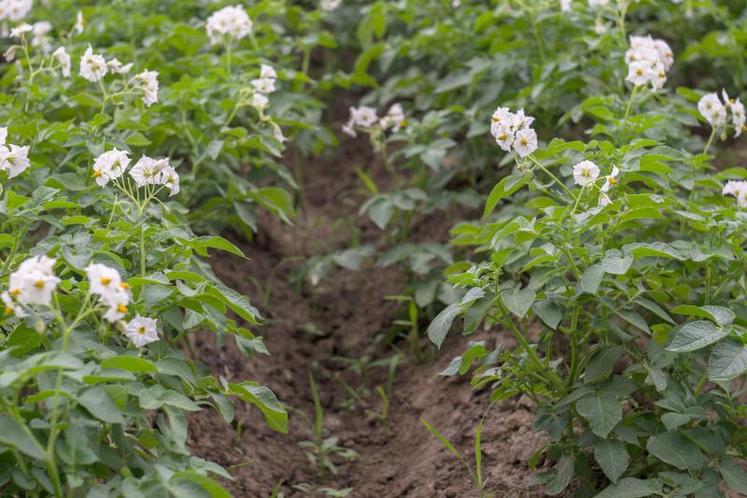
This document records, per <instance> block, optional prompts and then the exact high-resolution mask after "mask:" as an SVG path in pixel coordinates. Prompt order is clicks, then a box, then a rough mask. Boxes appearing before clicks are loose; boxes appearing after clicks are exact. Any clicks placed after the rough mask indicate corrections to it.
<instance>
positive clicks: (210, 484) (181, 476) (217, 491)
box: [171, 470, 231, 498]
mask: <svg viewBox="0 0 747 498" xmlns="http://www.w3.org/2000/svg"><path fill="white" fill-rule="evenodd" d="M171 481H172V482H178V481H189V482H191V483H194V484H197V485H198V486H199V487H201V488H202V489H203V490H204V491H206V492H207V493H208V495H210V497H211V498H231V493H229V492H228V490H226V488H224V487H223V486H221V485H220V484H219V483H218V482H217V481H215V480H214V479H211V478H209V477H207V476H204V475H202V474H198V473H197V472H195V471H194V470H183V471H181V472H177V473H176V474H174V475H173V476H172V477H171ZM175 496H180V493H178V492H177V493H175Z"/></svg>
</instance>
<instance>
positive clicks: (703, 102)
mask: <svg viewBox="0 0 747 498" xmlns="http://www.w3.org/2000/svg"><path fill="white" fill-rule="evenodd" d="M698 112H700V114H701V115H702V116H703V117H704V118H705V119H706V121H708V123H709V124H710V125H711V126H712V127H714V128H716V127H719V126H724V125H726V107H725V106H724V105H723V104H722V103H721V100H719V98H718V95H717V94H715V93H709V94H706V95H703V96H702V97H701V98H700V100H699V101H698Z"/></svg>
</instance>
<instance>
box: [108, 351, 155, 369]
mask: <svg viewBox="0 0 747 498" xmlns="http://www.w3.org/2000/svg"><path fill="white" fill-rule="evenodd" d="M101 368H119V369H121V370H127V371H129V372H134V373H145V372H147V373H152V372H156V371H158V369H157V368H156V364H155V363H153V362H152V361H150V360H147V359H145V358H141V357H139V356H131V355H120V356H114V357H112V358H107V359H106V360H104V361H102V362H101Z"/></svg>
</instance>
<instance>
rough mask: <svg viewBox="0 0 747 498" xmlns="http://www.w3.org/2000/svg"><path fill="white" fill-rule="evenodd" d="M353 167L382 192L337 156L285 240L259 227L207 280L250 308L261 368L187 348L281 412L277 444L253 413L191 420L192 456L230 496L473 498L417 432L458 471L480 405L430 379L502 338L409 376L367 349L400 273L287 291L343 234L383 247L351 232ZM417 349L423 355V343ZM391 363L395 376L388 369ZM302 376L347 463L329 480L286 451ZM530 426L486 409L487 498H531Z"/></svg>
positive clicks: (518, 409) (204, 339) (373, 272)
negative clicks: (258, 323) (346, 452)
mask: <svg viewBox="0 0 747 498" xmlns="http://www.w3.org/2000/svg"><path fill="white" fill-rule="evenodd" d="M355 166H360V167H363V168H364V169H366V170H367V171H368V173H369V174H371V175H373V176H374V178H375V179H376V181H377V182H378V183H379V185H382V184H383V185H386V183H387V181H388V180H387V173H386V172H385V171H384V170H383V168H382V167H381V165H380V164H378V163H376V161H375V160H374V159H373V158H372V156H371V155H370V153H369V152H368V146H367V144H366V143H365V141H364V140H357V141H351V142H348V143H346V144H343V146H342V148H341V150H340V151H339V152H338V154H336V156H335V157H334V158H331V159H329V160H325V161H320V162H319V163H318V164H314V165H309V166H308V167H309V168H310V171H307V172H306V173H305V174H304V175H303V176H305V177H306V178H313V183H309V182H304V183H305V185H303V186H302V189H303V191H304V192H305V199H304V201H305V209H304V210H303V212H302V213H301V214H300V215H299V217H298V219H297V220H295V224H294V226H287V225H282V224H280V222H278V221H277V220H276V219H274V218H271V217H266V218H262V219H261V222H262V227H261V230H260V235H259V237H258V240H257V241H255V242H254V243H252V244H250V245H247V244H240V245H242V249H243V250H244V252H245V253H246V254H247V256H248V257H249V261H245V260H240V259H239V258H225V257H222V258H221V259H218V260H215V261H214V262H213V264H214V269H215V272H216V274H217V275H218V276H219V277H220V278H222V279H223V280H225V281H226V282H227V283H229V284H230V285H231V286H233V287H234V288H236V289H237V290H239V291H241V292H243V293H245V294H246V295H248V296H249V297H250V299H251V300H252V302H253V303H254V304H255V305H259V307H260V309H261V311H262V313H263V315H264V316H265V318H266V319H267V323H266V324H265V326H263V327H262V328H261V330H260V332H261V333H262V335H263V336H264V338H265V341H266V344H267V347H268V349H269V350H270V352H271V356H260V357H257V358H251V359H247V358H246V357H245V356H244V354H243V353H241V352H240V351H239V350H238V348H236V346H235V345H234V344H233V342H232V341H228V343H227V344H226V345H224V346H223V347H220V348H218V347H216V345H215V342H214V338H213V337H212V336H211V335H209V334H203V335H201V336H199V337H198V340H197V347H198V348H199V351H200V357H201V358H202V359H203V361H205V362H206V363H208V364H209V365H210V366H211V367H212V368H213V370H214V372H215V373H216V374H220V375H223V376H226V377H228V378H230V379H236V380H256V381H258V382H260V383H262V384H264V385H267V386H269V387H270V388H271V389H272V390H273V391H274V392H275V393H276V394H277V396H278V397H279V398H280V400H281V401H283V402H284V403H285V404H287V406H288V407H289V409H290V422H289V433H288V434H287V435H286V434H279V433H276V432H273V431H272V430H270V429H269V428H268V427H267V426H266V425H265V423H264V422H263V420H262V417H261V415H260V414H259V412H258V411H257V410H255V409H253V408H251V407H246V406H243V405H237V410H236V423H234V425H233V426H229V425H227V424H225V423H224V422H223V420H222V419H221V417H219V416H218V415H216V414H215V413H209V412H202V413H199V414H197V415H195V416H193V417H192V420H191V425H190V428H191V434H190V436H191V447H192V449H193V451H194V452H195V453H196V454H197V455H200V456H203V457H206V458H209V459H211V460H214V461H216V462H218V463H219V464H221V465H223V466H225V467H228V468H230V469H231V473H232V474H233V476H234V477H235V481H233V482H228V483H227V484H226V485H227V487H228V488H229V489H230V490H231V491H232V493H233V494H234V496H237V497H263V496H271V494H272V493H273V491H275V492H282V493H283V496H285V497H295V496H327V495H325V494H324V492H323V490H322V488H330V489H337V490H341V489H345V488H352V491H351V492H350V494H349V495H348V496H351V497H413V498H418V497H422V498H434V497H460V498H461V497H470V496H476V493H475V491H474V488H473V487H472V483H471V481H470V476H469V473H468V472H467V470H466V469H465V468H464V466H463V465H462V463H461V462H460V461H459V460H458V459H456V458H455V457H454V456H453V455H451V454H450V453H449V452H448V451H447V450H446V449H445V448H444V447H443V446H442V445H441V444H440V443H439V442H438V441H437V440H436V439H435V438H434V437H433V436H431V434H430V433H429V432H428V431H427V430H426V428H425V427H424V426H423V425H422V424H421V422H420V419H421V417H422V418H424V419H426V420H427V421H428V422H429V423H431V424H432V425H433V426H434V427H436V428H438V430H439V431H440V432H441V433H442V434H444V435H445V436H446V437H448V438H449V439H450V440H451V441H452V442H453V443H454V444H455V445H456V446H457V447H458V448H459V449H460V450H462V451H464V452H466V453H467V454H468V455H469V457H468V458H470V459H471V458H472V448H473V444H474V441H473V433H474V429H475V427H476V425H477V422H478V420H479V419H480V417H481V416H482V415H483V414H484V413H485V410H486V409H487V406H488V404H489V400H488V395H487V393H485V392H473V391H472V389H471V388H470V386H469V383H468V382H467V379H464V378H448V379H447V378H444V377H439V376H437V373H438V372H439V371H440V370H442V369H443V368H444V367H445V366H446V365H447V364H448V363H449V361H450V360H451V359H452V358H453V357H454V356H455V355H457V354H459V353H460V352H461V351H463V350H464V348H465V346H466V343H467V341H468V340H474V339H476V338H477V339H487V340H489V341H496V340H501V341H504V340H507V339H506V338H504V337H502V336H503V334H505V333H504V332H499V331H491V332H490V337H488V335H487V334H486V333H485V332H483V333H482V334H481V336H478V337H471V338H469V339H468V338H465V337H460V336H459V334H456V333H455V334H453V335H451V336H450V338H449V339H448V340H447V341H446V343H445V344H444V347H443V348H442V350H441V351H439V352H438V353H436V354H435V359H434V361H432V362H429V363H428V364H424V365H417V364H415V363H414V362H412V361H411V360H407V359H406V358H407V355H404V354H401V355H398V354H397V352H396V351H395V350H394V349H393V348H392V347H391V346H384V345H382V344H381V341H379V340H377V339H378V338H380V337H381V335H382V333H383V332H385V331H387V330H388V329H390V328H391V326H392V323H393V321H394V320H395V319H396V318H397V313H398V304H397V303H396V302H394V301H392V300H388V299H386V297H387V296H390V295H396V294H399V293H401V292H402V290H403V289H404V288H405V287H406V285H407V278H408V277H407V275H406V273H405V272H404V271H403V270H402V269H399V268H396V267H388V268H380V267H376V266H374V265H373V264H370V265H369V266H368V267H365V268H363V269H362V270H361V271H358V272H349V271H336V272H334V273H333V274H332V275H331V276H329V277H328V278H326V279H324V280H322V281H321V282H320V283H319V284H318V285H317V286H316V287H313V288H312V287H310V286H308V284H307V285H305V286H303V287H302V290H301V291H300V292H299V291H298V290H297V289H296V288H294V285H293V284H292V282H291V270H292V269H293V267H294V266H296V265H298V264H299V261H298V260H297V259H301V258H307V257H308V256H311V255H314V254H320V253H324V252H325V251H326V252H331V251H334V250H337V249H342V248H345V247H346V244H347V243H348V242H349V237H350V228H351V227H350V223H355V225H356V230H357V231H358V232H359V233H360V235H361V237H362V240H363V241H364V242H366V243H370V244H373V245H374V246H377V247H382V246H383V245H384V240H383V235H382V233H381V232H380V231H378V230H377V229H375V228H374V227H373V226H371V225H370V224H369V223H367V222H365V221H364V220H360V219H358V218H357V209H358V206H359V205H360V201H361V196H360V194H359V193H358V192H360V180H359V179H358V178H357V176H356V174H355V171H354V167H355ZM312 168H313V170H311V169H312ZM341 220H342V222H341ZM449 226H450V221H449V220H443V219H439V217H438V216H433V217H432V218H429V219H426V220H424V222H423V223H422V224H421V226H420V228H419V230H418V234H419V237H425V238H426V240H431V241H445V240H446V239H445V237H446V236H447V230H448V228H449ZM423 227H427V229H423ZM428 237H430V238H429V239H428ZM237 243H238V242H237ZM299 257H300V258H299ZM296 258H297V259H296ZM268 285H271V294H270V299H269V300H268V303H267V305H266V306H262V305H260V304H259V303H261V301H262V295H261V291H260V288H261V289H266V288H267V286H268ZM423 347H424V348H426V347H429V346H428V344H427V341H426V340H425V339H424V340H423ZM395 360H398V364H397V365H396V368H390V367H391V365H392V363H393V362H394V361H395ZM310 371H312V372H313V374H314V377H315V379H316V382H317V384H318V386H319V393H320V398H321V403H322V406H323V410H324V415H325V436H327V437H329V436H335V437H337V438H338V441H339V442H338V444H339V445H340V446H342V447H345V448H348V449H352V450H355V452H357V454H358V456H357V458H355V459H354V460H352V461H346V460H344V459H340V458H334V457H333V460H334V461H335V464H336V465H337V474H336V475H335V474H332V473H331V472H319V471H317V470H316V469H315V468H314V467H313V466H312V465H311V464H310V463H309V461H308V460H307V457H306V455H305V450H304V449H303V448H302V447H301V446H300V445H299V443H301V442H303V441H307V440H310V439H312V429H311V427H310V426H309V423H308V421H307V420H306V419H305V417H304V416H303V415H301V412H302V413H304V414H306V416H307V417H309V418H310V419H312V420H313V417H314V406H313V401H312V397H311V391H310V388H309V372H310ZM377 386H381V387H382V388H383V389H384V390H385V392H388V393H389V401H390V406H389V410H388V417H387V420H386V422H385V423H384V422H382V421H381V420H377V419H376V418H375V417H374V416H372V415H371V413H380V412H381V410H382V408H383V402H382V400H381V398H380V397H379V395H378V394H377V392H376V387H377ZM532 418H533V415H532V407H531V406H530V405H529V404H527V403H523V402H521V401H509V402H505V403H502V404H499V405H496V406H494V407H493V409H492V410H491V412H490V414H489V417H488V419H487V420H486V424H485V428H484V431H483V438H482V440H483V443H482V447H483V452H484V457H483V460H484V469H485V475H486V479H487V483H488V486H487V487H488V489H489V490H490V491H491V492H493V493H494V494H495V496H498V497H501V496H511V497H521V496H541V494H540V493H539V492H537V491H530V490H529V489H528V488H527V485H526V479H527V476H528V475H529V470H528V469H527V465H526V462H527V460H528V458H529V457H530V456H531V455H532V453H533V452H534V451H535V450H536V449H537V448H538V447H539V445H540V444H541V440H540V437H539V436H538V435H536V434H534V433H533V432H531V430H530V426H531V422H532ZM238 428H241V431H240V432H239V431H238V430H237V429H238Z"/></svg>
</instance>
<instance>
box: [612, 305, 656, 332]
mask: <svg viewBox="0 0 747 498" xmlns="http://www.w3.org/2000/svg"><path fill="white" fill-rule="evenodd" d="M615 314H616V315H617V316H619V317H620V318H622V319H623V320H625V321H626V322H628V323H629V324H631V325H632V326H634V327H635V328H637V329H639V330H641V331H643V332H645V333H647V334H649V335H650V334H651V329H649V328H648V323H646V320H645V319H644V318H643V317H642V316H641V315H640V314H638V313H636V312H635V311H630V310H615Z"/></svg>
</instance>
